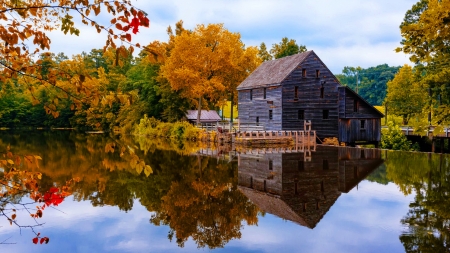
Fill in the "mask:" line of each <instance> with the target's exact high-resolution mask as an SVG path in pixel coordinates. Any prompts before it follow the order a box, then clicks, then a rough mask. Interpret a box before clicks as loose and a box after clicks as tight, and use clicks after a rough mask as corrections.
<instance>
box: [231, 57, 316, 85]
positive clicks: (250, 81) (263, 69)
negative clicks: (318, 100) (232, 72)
mask: <svg viewBox="0 0 450 253" xmlns="http://www.w3.org/2000/svg"><path fill="white" fill-rule="evenodd" d="M311 53H313V51H307V52H304V53H299V54H294V55H291V56H286V57H283V58H280V59H276V60H272V61H266V62H263V63H262V64H261V65H260V66H259V67H258V68H257V69H256V70H255V71H253V73H251V74H250V75H249V76H248V77H247V78H246V79H245V80H244V81H243V82H242V83H241V84H240V85H239V86H238V87H237V89H238V90H243V89H253V88H259V87H266V86H269V85H271V84H280V83H281V82H282V81H283V80H284V79H285V78H286V77H287V76H288V75H289V74H290V73H291V72H292V71H294V70H295V68H296V67H297V66H298V65H300V64H301V63H302V62H303V61H304V60H305V59H306V57H308V56H309V55H310V54H311Z"/></svg>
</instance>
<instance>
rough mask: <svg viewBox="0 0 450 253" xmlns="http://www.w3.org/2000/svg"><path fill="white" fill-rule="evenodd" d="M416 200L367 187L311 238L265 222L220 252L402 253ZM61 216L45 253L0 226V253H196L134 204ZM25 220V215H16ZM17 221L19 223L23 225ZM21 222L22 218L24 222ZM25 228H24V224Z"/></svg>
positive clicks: (49, 223)
mask: <svg viewBox="0 0 450 253" xmlns="http://www.w3.org/2000/svg"><path fill="white" fill-rule="evenodd" d="M412 200H413V196H406V197H405V196H404V195H403V194H401V193H400V192H399V191H398V190H397V186H396V185H394V184H392V183H390V184H388V185H380V184H377V183H372V182H368V181H363V182H361V183H360V184H359V186H358V189H356V188H354V189H353V190H352V191H351V192H350V193H348V194H342V195H341V197H340V198H339V199H338V200H337V201H336V203H335V204H334V205H333V206H332V207H331V208H330V210H329V211H328V213H327V214H325V216H324V217H323V219H322V220H321V221H320V222H319V223H318V224H317V226H316V227H315V228H314V229H313V230H311V229H309V228H306V227H302V226H299V225H297V224H295V223H293V222H290V221H284V220H282V219H281V218H278V217H276V216H273V215H271V214H266V215H265V217H259V222H258V226H246V225H244V226H243V229H242V230H241V232H242V237H241V239H240V240H233V241H231V242H229V243H228V244H226V245H225V248H223V249H217V251H219V252H277V251H278V252H403V251H404V248H403V246H402V244H401V243H400V240H399V235H400V233H401V231H402V227H401V224H400V219H401V218H402V217H403V216H404V215H406V213H407V212H408V204H409V202H411V201H412ZM58 209H60V210H61V211H63V212H64V213H62V212H59V211H57V210H52V209H47V210H45V212H44V218H43V219H42V221H43V222H45V223H46V224H45V225H44V227H42V228H38V229H37V230H38V231H39V232H41V233H42V235H43V236H48V237H50V243H49V244H48V245H34V244H32V242H31V239H32V238H33V235H32V234H31V232H30V231H28V230H26V229H25V230H23V231H22V235H20V233H19V230H18V229H17V228H15V227H14V226H13V227H11V226H9V224H7V223H5V221H4V220H0V226H2V227H1V228H0V241H3V240H5V239H7V238H9V237H11V238H10V239H9V240H8V241H7V242H10V243H11V242H15V243H17V244H15V245H0V250H1V252H30V251H31V250H32V251H33V252H46V253H50V252H174V251H183V252H191V251H196V250H197V246H196V244H195V242H193V241H192V240H190V241H188V242H186V244H185V247H184V248H179V247H178V246H177V244H176V243H175V242H174V241H172V242H170V241H169V240H168V239H167V234H168V231H169V228H168V227H167V226H159V227H158V226H153V225H152V224H150V223H149V219H150V216H151V213H149V212H148V211H147V210H146V209H145V208H144V207H142V206H141V205H140V204H139V202H138V201H135V204H134V208H133V210H132V211H130V212H128V213H125V212H122V211H119V210H118V208H117V207H110V206H106V207H92V206H91V205H90V203H89V202H72V201H69V200H66V201H65V202H63V203H62V204H61V205H60V206H58ZM20 215H22V214H20ZM20 215H19V221H21V220H20ZM22 217H23V216H22ZM23 221H24V222H25V220H23ZM200 250H201V251H208V250H207V249H200Z"/></svg>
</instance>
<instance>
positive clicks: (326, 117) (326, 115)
mask: <svg viewBox="0 0 450 253" xmlns="http://www.w3.org/2000/svg"><path fill="white" fill-rule="evenodd" d="M329 113H330V111H329V110H323V119H328V116H329Z"/></svg>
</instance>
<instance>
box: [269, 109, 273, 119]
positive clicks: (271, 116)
mask: <svg viewBox="0 0 450 253" xmlns="http://www.w3.org/2000/svg"><path fill="white" fill-rule="evenodd" d="M269 119H273V113H272V110H269Z"/></svg>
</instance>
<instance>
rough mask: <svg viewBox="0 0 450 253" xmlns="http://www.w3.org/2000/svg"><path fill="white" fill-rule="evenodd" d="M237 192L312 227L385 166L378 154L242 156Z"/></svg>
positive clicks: (338, 151) (327, 150) (327, 151)
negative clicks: (378, 169) (337, 202)
mask: <svg viewBox="0 0 450 253" xmlns="http://www.w3.org/2000/svg"><path fill="white" fill-rule="evenodd" d="M238 159H239V162H238V164H239V165H238V167H239V181H238V183H239V189H240V190H241V191H242V192H243V193H244V194H245V195H246V196H247V197H248V198H249V199H250V200H251V201H252V202H253V203H255V204H256V205H257V206H258V207H259V208H260V209H261V210H263V211H264V212H268V213H271V214H274V215H276V216H278V217H281V218H283V219H285V220H290V221H293V222H296V223H298V224H300V225H302V226H306V227H308V228H314V227H315V226H316V225H317V223H318V222H319V221H320V220H321V219H322V217H323V216H324V215H325V214H326V213H327V211H328V210H329V209H330V208H331V206H332V205H333V204H334V203H335V201H336V200H337V199H338V198H339V196H340V195H341V193H342V192H344V193H346V192H349V191H350V190H351V189H352V188H353V187H355V186H356V185H357V184H358V183H359V182H360V181H361V180H363V179H364V178H365V177H366V176H367V175H368V174H370V173H371V172H372V171H373V170H374V169H376V168H377V167H379V166H380V165H381V164H382V163H383V159H381V151H380V150H375V149H355V148H334V147H320V148H319V149H318V150H317V151H315V152H310V153H309V152H304V153H281V154H272V153H268V154H259V153H256V154H255V153H253V154H252V153H250V154H241V155H239V158H238Z"/></svg>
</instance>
